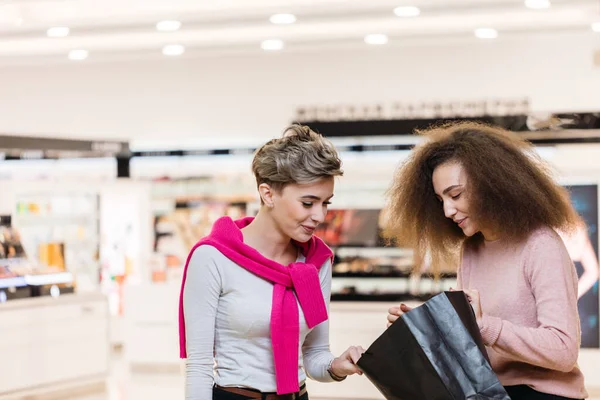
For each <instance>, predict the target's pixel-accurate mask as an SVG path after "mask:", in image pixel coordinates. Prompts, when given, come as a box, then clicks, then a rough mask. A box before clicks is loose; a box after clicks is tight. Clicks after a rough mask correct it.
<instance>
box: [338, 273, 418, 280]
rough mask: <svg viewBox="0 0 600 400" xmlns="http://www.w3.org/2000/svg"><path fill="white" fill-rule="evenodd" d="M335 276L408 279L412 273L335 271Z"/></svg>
mask: <svg viewBox="0 0 600 400" xmlns="http://www.w3.org/2000/svg"><path fill="white" fill-rule="evenodd" d="M332 276H333V278H334V279H335V278H356V279H374V278H391V279H398V278H404V279H408V278H409V277H410V273H408V272H406V271H395V272H387V273H378V272H334V273H333V275H332Z"/></svg>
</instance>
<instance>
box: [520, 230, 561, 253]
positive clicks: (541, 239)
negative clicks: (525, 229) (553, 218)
mask: <svg viewBox="0 0 600 400" xmlns="http://www.w3.org/2000/svg"><path fill="white" fill-rule="evenodd" d="M522 245H523V249H524V250H525V252H526V253H529V252H535V253H538V252H555V251H562V250H564V251H565V252H566V248H565V244H564V242H563V240H562V238H561V237H560V236H559V234H558V233H556V231H555V230H554V229H552V228H550V227H547V226H544V227H541V228H538V229H536V230H534V231H533V232H531V234H530V235H529V236H528V237H527V239H526V240H525V241H524V242H523V244H522Z"/></svg>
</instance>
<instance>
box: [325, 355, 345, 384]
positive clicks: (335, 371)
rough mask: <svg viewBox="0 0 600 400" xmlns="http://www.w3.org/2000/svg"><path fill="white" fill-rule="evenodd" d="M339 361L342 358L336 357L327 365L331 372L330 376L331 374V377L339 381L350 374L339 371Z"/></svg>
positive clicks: (328, 370)
mask: <svg viewBox="0 0 600 400" xmlns="http://www.w3.org/2000/svg"><path fill="white" fill-rule="evenodd" d="M339 361H340V360H339V359H338V358H334V359H333V360H331V362H330V363H329V367H327V372H328V373H329V376H331V378H332V379H333V380H334V381H338V382H340V381H343V380H344V379H346V377H347V376H348V375H347V374H344V373H342V372H339V369H338V368H337V366H338V364H339Z"/></svg>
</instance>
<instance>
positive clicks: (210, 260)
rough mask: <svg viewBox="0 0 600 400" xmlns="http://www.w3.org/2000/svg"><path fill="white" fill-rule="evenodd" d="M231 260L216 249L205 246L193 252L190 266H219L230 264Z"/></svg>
mask: <svg viewBox="0 0 600 400" xmlns="http://www.w3.org/2000/svg"><path fill="white" fill-rule="evenodd" d="M228 261H229V259H228V258H227V257H226V256H225V255H224V254H223V253H221V252H220V251H219V250H218V249H217V248H216V247H214V246H211V245H208V244H203V245H201V246H198V247H196V248H195V249H193V250H192V255H191V257H190V261H189V263H188V266H197V265H214V266H219V265H222V264H223V263H224V262H228Z"/></svg>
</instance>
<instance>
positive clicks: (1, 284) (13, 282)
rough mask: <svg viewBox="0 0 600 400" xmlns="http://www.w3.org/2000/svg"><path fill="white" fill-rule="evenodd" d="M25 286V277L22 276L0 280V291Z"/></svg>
mask: <svg viewBox="0 0 600 400" xmlns="http://www.w3.org/2000/svg"><path fill="white" fill-rule="evenodd" d="M25 286H27V282H26V281H25V277H22V276H16V277H13V278H2V279H0V289H10V288H18V287H25Z"/></svg>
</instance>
